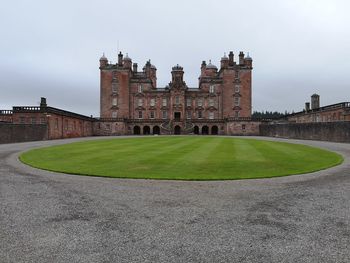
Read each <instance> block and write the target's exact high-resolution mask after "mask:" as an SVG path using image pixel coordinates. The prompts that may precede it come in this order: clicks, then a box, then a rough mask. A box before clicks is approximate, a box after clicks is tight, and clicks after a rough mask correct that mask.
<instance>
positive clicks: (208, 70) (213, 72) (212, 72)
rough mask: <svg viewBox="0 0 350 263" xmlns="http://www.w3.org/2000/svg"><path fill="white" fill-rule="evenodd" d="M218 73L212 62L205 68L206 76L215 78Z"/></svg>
mask: <svg viewBox="0 0 350 263" xmlns="http://www.w3.org/2000/svg"><path fill="white" fill-rule="evenodd" d="M217 71H218V68H217V67H216V66H215V65H213V64H211V60H209V64H208V65H207V66H206V67H205V75H206V76H208V77H214V76H215V75H216V73H217Z"/></svg>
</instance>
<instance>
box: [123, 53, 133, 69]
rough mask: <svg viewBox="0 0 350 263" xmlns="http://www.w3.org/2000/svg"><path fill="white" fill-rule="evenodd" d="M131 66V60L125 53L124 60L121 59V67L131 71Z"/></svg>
mask: <svg viewBox="0 0 350 263" xmlns="http://www.w3.org/2000/svg"><path fill="white" fill-rule="evenodd" d="M131 66H132V60H131V58H129V56H128V53H126V55H125V57H124V59H123V67H124V68H126V69H131Z"/></svg>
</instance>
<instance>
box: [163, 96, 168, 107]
mask: <svg viewBox="0 0 350 263" xmlns="http://www.w3.org/2000/svg"><path fill="white" fill-rule="evenodd" d="M166 105H167V99H166V98H164V99H163V106H164V107H165V106H166Z"/></svg>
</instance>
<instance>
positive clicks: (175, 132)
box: [174, 125, 181, 134]
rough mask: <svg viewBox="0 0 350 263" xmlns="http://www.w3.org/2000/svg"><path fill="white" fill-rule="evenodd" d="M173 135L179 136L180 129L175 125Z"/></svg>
mask: <svg viewBox="0 0 350 263" xmlns="http://www.w3.org/2000/svg"><path fill="white" fill-rule="evenodd" d="M174 134H181V127H180V126H179V125H176V126H175V128H174Z"/></svg>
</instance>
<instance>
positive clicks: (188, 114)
mask: <svg viewBox="0 0 350 263" xmlns="http://www.w3.org/2000/svg"><path fill="white" fill-rule="evenodd" d="M186 115H187V119H191V117H192V114H191V111H187V114H186Z"/></svg>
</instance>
